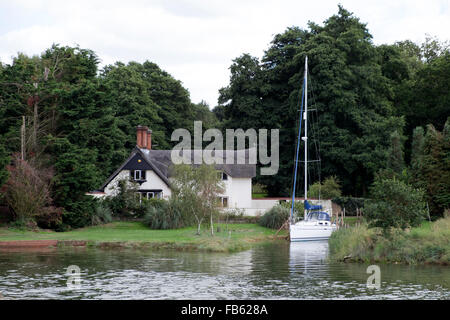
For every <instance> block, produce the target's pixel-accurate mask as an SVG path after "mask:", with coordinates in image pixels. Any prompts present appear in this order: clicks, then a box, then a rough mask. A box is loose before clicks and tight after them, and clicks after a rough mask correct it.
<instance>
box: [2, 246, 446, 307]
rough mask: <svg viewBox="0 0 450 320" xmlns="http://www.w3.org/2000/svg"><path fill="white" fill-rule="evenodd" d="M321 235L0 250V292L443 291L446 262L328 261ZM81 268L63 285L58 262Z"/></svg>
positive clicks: (342, 294)
mask: <svg viewBox="0 0 450 320" xmlns="http://www.w3.org/2000/svg"><path fill="white" fill-rule="evenodd" d="M327 258H328V243H327V242H305V243H287V242H276V243H272V244H270V245H264V246H260V247H257V248H254V249H252V250H248V251H244V252H239V253H235V254H222V253H201V252H175V251H153V252H152V251H144V250H132V249H122V250H117V249H114V250H99V249H89V248H78V249H74V248H66V249H59V250H55V251H52V252H8V253H6V252H4V253H1V252H0V292H2V294H3V295H4V296H5V297H7V298H10V299H17V298H19V299H398V298H401V299H405V298H406V299H408V298H410V299H449V289H450V288H449V283H448V281H449V279H450V270H449V268H446V267H439V266H433V267H431V266H423V267H418V266H417V267H410V266H401V265H381V266H380V267H381V272H382V277H381V278H382V287H381V289H380V290H370V289H368V288H366V280H367V277H368V274H366V268H367V265H364V264H343V263H330V262H328V260H327ZM70 265H77V266H79V267H80V269H81V288H80V289H77V290H75V289H68V288H67V286H66V281H67V279H68V278H67V275H66V269H67V267H68V266H70Z"/></svg>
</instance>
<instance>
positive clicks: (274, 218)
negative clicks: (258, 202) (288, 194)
mask: <svg viewBox="0 0 450 320" xmlns="http://www.w3.org/2000/svg"><path fill="white" fill-rule="evenodd" d="M289 213H290V209H289V208H287V207H285V206H283V205H276V206H274V207H273V208H272V209H270V210H269V211H267V212H266V213H265V214H264V215H263V216H261V218H259V221H258V224H259V225H261V226H263V227H266V228H271V229H279V228H281V226H282V225H283V224H284V223H285V222H286V221H287V220H288V219H289Z"/></svg>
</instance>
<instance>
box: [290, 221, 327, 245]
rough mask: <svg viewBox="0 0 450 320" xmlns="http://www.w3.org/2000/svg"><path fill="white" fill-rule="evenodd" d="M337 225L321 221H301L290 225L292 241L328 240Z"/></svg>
mask: <svg viewBox="0 0 450 320" xmlns="http://www.w3.org/2000/svg"><path fill="white" fill-rule="evenodd" d="M335 230H336V225H334V224H330V223H329V222H321V221H314V222H313V221H311V222H310V221H300V222H297V223H296V224H291V225H290V230H289V232H290V239H291V242H297V241H318V240H328V239H329V238H330V236H331V234H332V233H333V231H335Z"/></svg>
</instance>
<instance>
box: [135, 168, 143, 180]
mask: <svg viewBox="0 0 450 320" xmlns="http://www.w3.org/2000/svg"><path fill="white" fill-rule="evenodd" d="M141 179H142V170H134V180H141Z"/></svg>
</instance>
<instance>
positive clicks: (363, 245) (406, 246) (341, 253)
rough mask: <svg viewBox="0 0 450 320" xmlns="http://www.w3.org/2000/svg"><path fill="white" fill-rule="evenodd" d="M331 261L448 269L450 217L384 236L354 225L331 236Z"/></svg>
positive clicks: (376, 230) (365, 226)
mask: <svg viewBox="0 0 450 320" xmlns="http://www.w3.org/2000/svg"><path fill="white" fill-rule="evenodd" d="M329 245H330V258H331V259H333V260H338V261H355V262H356V261H363V262H388V263H406V264H443V265H450V217H447V218H444V219H440V220H438V221H436V222H423V223H422V225H421V226H420V227H417V228H412V229H411V230H406V231H401V230H396V231H394V232H392V234H391V235H390V236H384V235H383V234H382V232H381V231H380V230H378V229H368V228H367V225H365V224H362V225H359V226H358V225H355V226H351V227H349V228H346V229H340V230H338V231H336V232H334V233H333V235H332V236H331V238H330V240H329Z"/></svg>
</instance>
